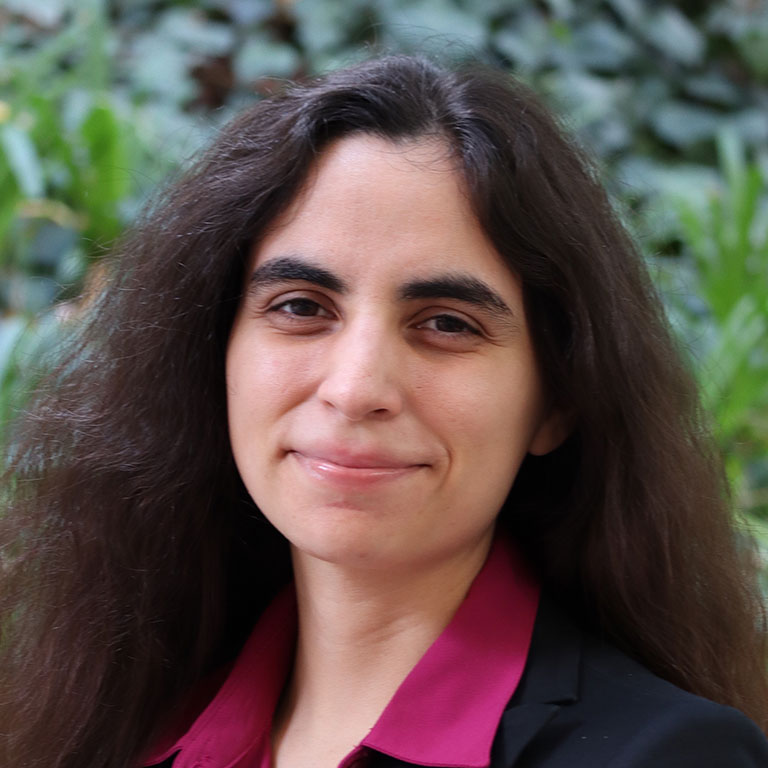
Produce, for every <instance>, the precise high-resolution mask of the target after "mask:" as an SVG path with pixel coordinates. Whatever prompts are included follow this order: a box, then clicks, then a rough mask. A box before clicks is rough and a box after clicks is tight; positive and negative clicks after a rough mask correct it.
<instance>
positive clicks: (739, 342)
mask: <svg viewBox="0 0 768 768" xmlns="http://www.w3.org/2000/svg"><path fill="white" fill-rule="evenodd" d="M717 148H718V154H719V158H720V169H721V178H720V179H719V182H718V183H717V184H716V185H715V186H713V187H712V188H711V190H709V191H708V193H707V194H706V196H705V197H704V198H703V199H701V200H698V202H697V201H696V200H695V199H694V200H692V199H689V198H686V197H681V196H679V195H670V196H669V197H668V199H667V200H666V201H665V203H666V204H667V205H669V207H670V208H671V209H672V210H673V212H674V215H675V216H676V218H677V221H678V226H679V232H680V236H681V242H682V251H681V254H680V256H679V257H678V258H677V259H675V260H667V261H668V262H669V263H667V264H666V265H665V270H666V274H665V275H664V279H663V285H664V286H665V287H666V289H667V290H666V296H667V300H668V304H669V308H670V314H671V316H672V317H673V318H674V319H675V321H676V323H677V325H678V330H679V332H680V334H681V336H682V338H683V339H684V342H685V343H686V345H687V347H688V349H690V350H691V352H692V355H693V358H694V361H695V364H696V368H697V371H698V373H699V378H700V380H701V385H702V393H703V396H704V404H705V406H706V408H707V409H708V410H709V411H710V412H711V413H712V414H713V416H714V421H715V424H716V430H717V435H718V438H719V440H720V445H721V449H722V452H723V455H724V457H725V460H726V468H727V470H728V474H729V477H730V480H731V484H732V487H733V489H734V494H735V498H736V501H737V505H738V507H739V508H740V509H743V510H745V511H746V512H747V513H748V515H749V519H750V523H751V527H752V529H753V531H754V532H755V533H757V534H758V535H760V536H761V540H762V541H763V546H764V548H765V551H766V553H768V217H767V216H766V214H767V213H768V184H767V183H766V179H765V177H764V175H763V173H762V172H761V170H760V168H759V167H758V166H757V164H755V163H754V162H748V161H747V160H746V157H745V152H744V147H743V143H742V142H741V140H740V139H739V138H738V137H737V135H736V134H735V133H733V132H724V133H721V134H720V136H719V138H718V142H717Z"/></svg>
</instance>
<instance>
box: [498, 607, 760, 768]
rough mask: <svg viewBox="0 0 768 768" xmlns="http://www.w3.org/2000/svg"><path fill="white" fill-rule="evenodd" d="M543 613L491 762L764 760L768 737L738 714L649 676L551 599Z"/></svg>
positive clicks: (588, 766)
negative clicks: (525, 732) (523, 732)
mask: <svg viewBox="0 0 768 768" xmlns="http://www.w3.org/2000/svg"><path fill="white" fill-rule="evenodd" d="M543 613H544V615H543V616H542V617H541V620H540V621H539V622H538V623H537V628H536V632H535V633H534V638H533V641H532V645H531V651H530V654H529V660H528V666H527V668H526V673H525V677H524V679H523V681H521V686H520V688H519V690H518V692H517V693H516V694H515V697H514V698H513V699H512V701H511V702H510V707H509V708H508V709H507V711H506V712H505V714H504V718H503V719H502V723H501V726H500V730H499V736H498V739H497V741H498V744H497V750H496V756H497V760H496V762H494V763H493V765H494V766H497V765H498V766H502V765H504V766H512V765H514V766H515V768H538V767H539V766H541V768H566V767H567V768H582V767H583V768H651V767H652V768H726V767H727V768H766V767H768V740H766V738H765V736H764V735H763V733H762V732H761V731H760V729H759V728H758V727H757V726H756V725H755V724H754V723H753V722H752V721H751V720H749V719H748V718H747V717H745V716H744V715H743V714H741V713H740V712H738V711H737V710H735V709H732V708H730V707H725V706H722V705H720V704H716V703H714V702H711V701H708V700H707V699H703V698H701V697H699V696H694V695H693V694H690V693H687V692H686V691H683V690H681V689H680V688H677V687H676V686H674V685H672V684H671V683H669V682H667V681H666V680H663V679H661V678H659V677H657V676H656V675H654V674H653V673H651V672H650V671H649V670H648V669H646V668H645V667H643V666H642V665H641V664H639V663H637V662H636V661H634V660H633V659H631V658H630V657H628V656H627V655H625V654H624V653H622V652H621V651H619V650H618V649H616V648H615V647H613V646H611V645H610V644H607V643H603V642H600V641H599V640H598V639H596V638H594V637H591V636H589V635H587V634H585V633H582V632H581V631H580V630H578V629H577V628H576V627H575V626H574V625H572V624H571V623H570V622H568V620H567V619H565V618H564V617H563V616H562V615H561V614H559V613H558V612H557V611H556V610H553V608H552V607H551V606H548V607H546V608H545V609H544V610H543ZM534 713H538V714H537V715H535V716H534ZM532 717H534V719H535V717H538V723H535V724H534V725H533V726H529V727H530V731H531V732H530V733H529V737H528V738H525V737H524V738H522V739H521V738H520V737H519V731H520V730H521V728H522V730H524V729H525V723H526V721H527V720H529V721H530V720H531V718H532Z"/></svg>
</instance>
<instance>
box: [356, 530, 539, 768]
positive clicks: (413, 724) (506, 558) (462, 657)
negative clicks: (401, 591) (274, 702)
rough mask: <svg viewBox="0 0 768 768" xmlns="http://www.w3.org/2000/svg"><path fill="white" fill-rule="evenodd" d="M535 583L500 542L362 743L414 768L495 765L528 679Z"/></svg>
mask: <svg viewBox="0 0 768 768" xmlns="http://www.w3.org/2000/svg"><path fill="white" fill-rule="evenodd" d="M538 599H539V588H538V584H537V582H536V581H535V579H534V578H533V576H532V574H531V573H530V571H529V569H528V568H527V567H526V566H525V564H524V562H523V561H522V558H521V557H520V556H519V554H518V553H517V551H516V550H515V549H514V548H513V547H511V546H510V545H509V544H507V543H506V542H505V541H504V540H502V539H500V538H498V539H497V541H496V543H495V544H494V546H493V548H492V550H491V553H490V555H489V557H488V560H487V561H486V564H485V566H484V567H483V569H482V570H481V571H480V573H479V574H478V575H477V577H476V578H475V580H474V582H473V583H472V586H471V587H470V590H469V592H468V593H467V596H466V598H465V599H464V601H463V602H462V604H461V605H460V606H459V608H458V610H457V611H456V614H455V615H454V617H453V619H452V620H451V622H450V623H449V624H448V626H447V627H446V628H445V630H444V631H443V632H442V634H441V635H440V636H439V637H438V639H437V640H436V641H435V642H434V643H433V644H432V646H431V647H430V648H429V649H428V650H427V652H426V653H425V654H424V656H423V657H422V658H421V660H420V661H419V662H418V664H417V665H416V666H415V667H414V668H413V670H412V671H411V673H410V674H409V675H408V677H406V679H405V680H404V681H403V683H402V685H401V686H400V687H399V688H398V690H397V691H396V693H395V695H394V696H393V697H392V699H391V700H390V702H389V704H388V705H387V707H386V709H385V710H384V712H383V713H382V714H381V717H380V718H379V720H378V722H377V723H376V725H374V727H373V729H372V730H371V732H370V733H369V734H368V736H367V737H366V738H365V739H364V740H363V745H365V746H367V747H371V748H372V749H376V750H378V751H379V752H384V753H386V754H388V755H391V756H393V757H397V758H399V759H401V760H405V761H406V762H410V763H415V764H417V765H429V766H449V767H457V768H458V767H461V768H481V767H482V766H487V765H489V763H490V754H491V746H492V744H493V738H494V735H495V733H496V729H497V728H498V725H499V721H500V720H501V716H502V713H503V712H504V708H505V707H506V705H507V703H508V702H509V700H510V698H511V697H512V694H513V693H514V692H515V689H516V688H517V684H518V682H519V681H520V678H521V676H522V674H523V668H524V667H525V661H526V658H527V655H528V647H529V645H530V641H531V635H532V633H533V624H534V620H535V617H536V609H537V606H538Z"/></svg>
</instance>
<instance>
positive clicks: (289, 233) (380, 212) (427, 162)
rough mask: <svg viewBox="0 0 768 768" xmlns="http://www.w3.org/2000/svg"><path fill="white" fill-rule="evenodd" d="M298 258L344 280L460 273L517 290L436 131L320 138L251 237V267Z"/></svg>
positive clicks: (391, 280)
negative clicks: (405, 136)
mask: <svg viewBox="0 0 768 768" xmlns="http://www.w3.org/2000/svg"><path fill="white" fill-rule="evenodd" d="M286 257H288V258H294V259H306V260H308V261H310V262H312V263H314V264H323V265H325V266H327V267H328V268H329V269H332V270H333V271H334V272H335V273H338V274H339V276H340V277H342V278H343V279H344V280H345V281H347V282H350V283H354V282H355V281H359V280H363V279H371V278H372V277H377V278H379V279H381V280H388V281H389V282H391V283H393V284H394V283H398V282H402V281H403V280H405V279H406V277H408V278H409V279H413V278H425V279H428V278H431V277H433V276H434V274H435V273H462V274H469V275H472V276H474V277H476V278H478V279H481V280H483V281H485V282H489V283H491V284H493V285H494V287H495V288H496V289H497V290H501V291H505V290H506V291H511V292H513V293H515V294H516V293H517V292H518V290H519V283H518V280H517V278H516V277H515V275H514V274H513V273H512V272H511V271H510V270H509V268H508V267H507V266H506V265H505V264H504V262H503V261H502V259H501V257H500V256H499V254H498V252H497V251H496V249H495V248H494V246H493V244H492V243H491V242H490V240H489V238H488V237H487V235H486V234H485V232H484V230H483V229H482V227H481V226H480V224H479V222H478V220H477V218H476V216H475V215H474V212H473V211H472V208H471V205H470V202H469V199H468V196H467V193H466V189H465V183H464V178H463V175H462V173H461V171H460V170H459V169H458V167H457V160H456V158H455V157H454V156H453V154H452V152H451V150H450V147H449V146H448V145H447V143H445V142H444V141H442V140H440V139H431V138H430V139H420V140H413V141H408V142H404V143H397V144H396V143H393V142H391V141H388V140H385V139H382V138H380V137H376V136H370V135H359V136H353V137H348V138H344V139H341V140H339V141H337V142H335V143H334V144H332V145H331V146H329V147H328V148H327V149H326V150H325V151H324V152H323V154H322V155H321V156H320V157H319V159H318V161H317V163H316V164H315V166H314V167H313V168H312V170H311V172H310V174H309V176H308V178H307V181H306V183H305V184H304V186H303V188H302V189H301V190H300V192H299V194H298V195H297V197H296V199H295V200H294V201H293V203H292V204H291V205H290V206H289V207H288V209H287V210H286V211H285V212H284V213H283V214H282V215H281V216H280V217H279V218H278V220H277V221H276V222H275V223H274V225H273V226H272V227H271V228H270V230H269V232H268V233H267V234H266V236H265V237H264V238H263V239H262V240H261V241H260V242H259V243H258V244H256V245H255V247H254V250H253V254H252V260H251V265H252V269H253V268H256V267H258V266H261V265H262V264H264V263H265V262H267V261H269V260H270V259H278V258H281V259H284V258H286Z"/></svg>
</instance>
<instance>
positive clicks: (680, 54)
mask: <svg viewBox="0 0 768 768" xmlns="http://www.w3.org/2000/svg"><path fill="white" fill-rule="evenodd" d="M643 34H644V37H645V39H646V40H647V41H648V42H649V43H650V44H651V45H653V46H654V48H656V49H657V50H659V51H661V52H662V53H664V54H665V55H666V56H668V57H669V58H670V59H672V60H673V61H678V62H680V63H681V64H688V65H693V64H699V63H701V61H702V60H703V58H704V51H705V50H706V40H705V38H704V36H703V35H702V33H701V31H700V30H698V29H697V28H696V27H695V26H694V25H693V24H692V23H691V22H690V21H689V20H688V19H687V18H686V17H685V16H684V15H683V14H682V13H681V12H680V11H678V10H677V9H676V8H673V7H671V6H665V7H664V8H661V9H660V10H658V11H657V12H656V13H654V14H652V15H651V16H649V17H648V18H647V19H646V20H645V23H644V24H643Z"/></svg>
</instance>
